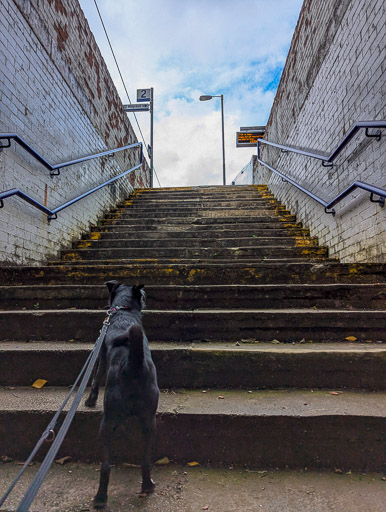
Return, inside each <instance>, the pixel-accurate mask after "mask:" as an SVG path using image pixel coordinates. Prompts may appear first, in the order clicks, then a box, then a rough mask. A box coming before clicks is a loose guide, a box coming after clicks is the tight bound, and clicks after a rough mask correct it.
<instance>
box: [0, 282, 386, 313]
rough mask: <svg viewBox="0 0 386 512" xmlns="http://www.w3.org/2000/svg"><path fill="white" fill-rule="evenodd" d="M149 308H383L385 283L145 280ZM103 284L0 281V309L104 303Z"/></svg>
mask: <svg viewBox="0 0 386 512" xmlns="http://www.w3.org/2000/svg"><path fill="white" fill-rule="evenodd" d="M145 290H146V304H147V307H148V308H149V309H164V310H167V309H185V310H189V309H198V308H205V309H210V308H213V309H215V308H220V309H224V308H226V307H228V308H229V309H231V308H240V307H241V308H245V307H254V308H258V309H266V308H268V309H276V308H278V309H280V308H283V309H288V308H291V309H294V308H302V309H304V308H309V309H331V308H337V309H349V310H350V309H359V310H360V309H379V310H384V305H385V300H386V285H382V284H315V285H309V284H303V285H301V284H294V285H291V284H289V285H281V284H279V285H278V284H272V285H269V284H267V285H244V286H243V285H192V286H185V285H153V286H151V285H150V286H146V288H145ZM107 301H108V294H107V289H106V286H105V285H82V286H78V285H40V286H39V285H35V286H27V285H25V286H1V287H0V310H15V309H23V308H26V309H71V308H72V309H105V308H106V305H107Z"/></svg>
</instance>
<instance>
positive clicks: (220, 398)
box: [217, 395, 225, 400]
mask: <svg viewBox="0 0 386 512" xmlns="http://www.w3.org/2000/svg"><path fill="white" fill-rule="evenodd" d="M217 398H218V399H219V400H224V398H225V397H224V396H222V395H219V396H218V397H217Z"/></svg>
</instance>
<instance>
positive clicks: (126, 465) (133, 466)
mask: <svg viewBox="0 0 386 512" xmlns="http://www.w3.org/2000/svg"><path fill="white" fill-rule="evenodd" d="M122 466H125V468H137V469H138V468H140V467H141V466H140V465H139V464H130V463H129V462H122ZM95 471H99V469H96V470H95Z"/></svg>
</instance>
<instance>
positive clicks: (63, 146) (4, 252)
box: [0, 0, 149, 264]
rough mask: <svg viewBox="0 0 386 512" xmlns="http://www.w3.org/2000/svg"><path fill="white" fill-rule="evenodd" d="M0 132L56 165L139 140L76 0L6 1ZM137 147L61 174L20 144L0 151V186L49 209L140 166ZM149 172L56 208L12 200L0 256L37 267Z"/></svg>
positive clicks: (4, 212) (1, 218)
mask: <svg viewBox="0 0 386 512" xmlns="http://www.w3.org/2000/svg"><path fill="white" fill-rule="evenodd" d="M0 131H1V132H12V133H17V134H18V135H19V136H21V137H22V138H23V139H24V140H25V141H26V142H27V143H28V144H29V145H31V146H32V147H33V148H34V149H36V150H37V151H38V152H39V153H40V154H41V155H42V156H43V157H44V158H45V159H46V160H48V161H49V162H50V163H52V164H57V163H60V162H64V161H69V160H72V159H76V158H79V157H82V156H86V155H89V154H92V153H96V152H99V151H103V150H106V149H113V148H116V147H119V146H123V145H127V144H131V143H134V142H136V137H135V134H134V131H133V129H132V127H131V125H130V123H129V121H128V119H127V116H126V114H125V113H124V112H123V110H122V103H121V101H120V99H119V96H118V93H117V91H116V89H115V87H114V84H113V82H112V79H111V77H110V75H109V72H108V70H107V67H106V65H105V63H104V61H103V58H102V56H101V54H100V52H99V49H98V47H97V45H96V42H95V40H94V37H93V35H92V33H91V32H90V29H89V26H88V23H87V21H86V19H85V17H84V14H83V12H82V10H81V8H80V6H79V3H78V1H77V0H46V1H44V2H41V1H40V0H4V1H3V2H2V15H1V16H0ZM138 158H139V154H138V151H133V150H127V151H123V152H121V153H118V154H116V155H115V157H114V158H113V159H112V158H108V157H104V158H102V159H98V160H93V161H90V162H88V163H83V164H77V165H75V166H71V167H68V168H65V169H63V170H62V171H61V175H60V176H59V177H54V178H50V177H49V172H48V171H47V170H46V169H45V168H44V167H43V166H42V165H40V164H39V163H38V162H37V161H36V160H35V159H33V158H32V157H31V156H30V155H28V154H27V153H26V152H25V151H24V150H23V149H21V148H20V146H17V145H16V144H15V143H12V146H11V148H10V149H5V150H3V152H2V153H0V191H4V190H8V189H10V188H20V189H21V190H23V191H24V192H26V193H27V194H29V195H30V196H32V197H33V198H35V199H36V200H38V201H39V202H41V203H43V204H45V205H47V206H48V207H49V208H50V209H53V208H55V207H57V206H59V205H61V204H63V203H65V202H66V201H68V200H70V199H72V198H74V197H75V196H77V195H79V194H81V193H83V192H86V191H87V190H89V189H91V188H93V187H95V186H97V185H99V184H100V183H102V182H104V181H106V180H108V179H109V178H110V177H113V176H115V175H117V174H119V173H120V172H122V171H124V170H127V169H129V168H130V167H132V166H133V165H135V164H136V163H137V162H138ZM148 184H149V168H148V166H147V164H146V163H145V164H144V166H143V168H140V169H138V170H137V171H134V172H133V173H131V174H129V175H128V177H125V178H122V179H121V180H118V181H116V182H115V183H113V184H111V185H109V186H107V187H105V188H104V189H102V190H100V191H98V192H96V193H95V194H93V195H91V196H89V197H88V198H86V199H84V200H82V201H80V202H79V203H77V204H76V205H74V206H71V207H69V208H68V209H66V210H63V211H62V212H60V213H59V214H58V219H57V220H53V221H51V222H50V223H49V222H48V221H47V217H46V215H44V214H42V213H40V212H39V211H38V210H36V209H35V208H33V207H31V206H29V205H28V204H27V203H25V202H23V201H21V200H20V199H18V198H9V199H6V200H5V201H4V207H3V208H2V209H0V261H2V262H3V263H5V262H9V263H12V264H20V263H23V264H25V263H28V264H38V263H40V262H43V261H44V260H46V259H47V258H50V257H51V258H52V257H55V256H56V255H57V254H58V251H59V249H60V248H61V247H65V246H69V245H70V243H71V241H72V240H73V239H75V238H78V237H79V235H80V234H81V233H82V232H85V231H87V229H88V228H89V226H90V224H92V223H95V222H96V221H97V219H98V218H100V217H101V216H102V215H103V213H104V212H105V211H107V210H108V209H109V208H111V206H113V205H114V204H116V203H117V202H119V201H120V200H121V199H122V198H123V197H126V196H127V195H128V194H129V193H130V191H131V190H132V189H133V187H143V186H148Z"/></svg>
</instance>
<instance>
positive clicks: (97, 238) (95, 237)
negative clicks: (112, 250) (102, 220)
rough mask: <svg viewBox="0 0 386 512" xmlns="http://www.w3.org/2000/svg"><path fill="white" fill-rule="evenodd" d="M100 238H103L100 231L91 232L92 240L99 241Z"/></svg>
mask: <svg viewBox="0 0 386 512" xmlns="http://www.w3.org/2000/svg"><path fill="white" fill-rule="evenodd" d="M100 237H101V234H100V232H99V231H91V233H90V239H91V240H99V239H100Z"/></svg>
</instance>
